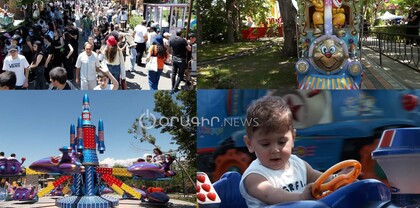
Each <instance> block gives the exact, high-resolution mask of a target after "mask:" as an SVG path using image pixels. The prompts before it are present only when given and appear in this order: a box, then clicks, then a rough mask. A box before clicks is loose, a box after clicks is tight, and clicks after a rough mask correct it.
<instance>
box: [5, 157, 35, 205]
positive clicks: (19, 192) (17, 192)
mask: <svg viewBox="0 0 420 208" xmlns="http://www.w3.org/2000/svg"><path fill="white" fill-rule="evenodd" d="M25 160H26V158H24V157H23V158H22V160H21V161H22V162H19V161H18V160H16V159H15V158H1V159H0V178H11V177H19V176H21V175H22V174H23V173H24V170H23V169H22V167H21V166H22V164H23V162H24V161H25ZM2 183H3V184H4V187H0V201H2V200H16V201H33V202H37V201H38V196H37V191H36V189H35V188H36V187H34V186H33V187H29V188H25V187H22V186H19V185H18V184H17V183H16V182H15V183H14V184H13V185H11V184H10V183H9V182H7V181H6V180H2ZM9 193H13V194H9Z"/></svg>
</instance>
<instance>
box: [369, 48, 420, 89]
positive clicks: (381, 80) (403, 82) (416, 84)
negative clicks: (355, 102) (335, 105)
mask: <svg viewBox="0 0 420 208" xmlns="http://www.w3.org/2000/svg"><path fill="white" fill-rule="evenodd" d="M361 63H362V65H363V69H364V72H365V75H364V78H363V82H362V89H420V72H417V71H415V70H414V69H411V68H409V67H407V66H405V65H403V64H400V63H398V62H396V61H394V60H392V59H390V58H388V57H386V56H382V66H380V65H379V53H378V52H375V51H373V50H372V49H369V48H367V47H363V52H362V60H361Z"/></svg>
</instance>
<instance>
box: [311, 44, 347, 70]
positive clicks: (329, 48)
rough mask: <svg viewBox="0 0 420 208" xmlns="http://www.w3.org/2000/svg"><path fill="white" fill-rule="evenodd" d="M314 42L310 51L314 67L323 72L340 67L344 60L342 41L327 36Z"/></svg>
mask: <svg viewBox="0 0 420 208" xmlns="http://www.w3.org/2000/svg"><path fill="white" fill-rule="evenodd" d="M315 44H316V45H315V47H314V48H313V51H312V52H313V63H314V64H315V65H316V67H318V68H319V69H321V70H323V71H325V72H332V71H335V70H337V69H339V68H340V67H342V65H343V64H344V62H345V60H346V53H345V49H344V48H343V46H342V44H343V43H342V42H338V41H337V40H334V39H330V38H328V39H325V40H322V41H319V42H317V43H315Z"/></svg>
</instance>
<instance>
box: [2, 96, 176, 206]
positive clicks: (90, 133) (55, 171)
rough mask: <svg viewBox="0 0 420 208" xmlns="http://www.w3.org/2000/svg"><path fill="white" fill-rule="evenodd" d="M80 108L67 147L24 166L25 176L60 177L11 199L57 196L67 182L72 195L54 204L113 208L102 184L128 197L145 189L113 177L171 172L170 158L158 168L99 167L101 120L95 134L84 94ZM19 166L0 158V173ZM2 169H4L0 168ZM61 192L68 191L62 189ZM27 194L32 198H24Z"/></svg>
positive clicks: (161, 196)
mask: <svg viewBox="0 0 420 208" xmlns="http://www.w3.org/2000/svg"><path fill="white" fill-rule="evenodd" d="M82 107H83V111H82V115H81V116H80V117H79V118H78V125H77V134H76V131H75V126H74V125H73V124H72V125H71V126H70V146H63V147H61V148H60V149H59V150H60V151H61V152H62V154H61V155H60V156H53V157H47V158H44V159H41V160H38V161H35V162H34V163H32V164H31V165H30V167H29V168H28V169H26V174H27V175H33V174H45V173H47V174H51V175H61V177H60V178H58V179H57V180H55V181H54V182H52V183H50V184H49V185H48V186H47V187H45V188H44V189H42V190H40V191H39V192H38V193H36V191H35V187H33V188H31V189H27V191H26V192H28V193H23V190H22V191H19V189H17V190H15V194H14V196H13V199H14V200H23V199H21V198H22V195H23V198H25V197H26V199H27V200H28V199H30V200H33V201H35V202H36V201H37V200H38V198H39V197H43V196H45V195H46V194H49V193H50V194H59V195H61V194H62V192H64V191H63V190H64V189H66V187H68V184H71V185H70V187H69V188H70V190H71V194H72V195H71V196H65V197H62V198H59V199H57V201H56V205H57V206H59V207H81V206H84V207H114V206H117V205H118V204H119V199H117V198H115V197H112V196H109V195H103V194H105V193H106V192H109V191H108V190H106V189H104V184H106V185H107V186H108V187H110V188H111V189H112V190H113V191H114V192H116V193H117V194H119V195H121V196H129V197H131V198H135V199H144V198H145V197H146V192H145V191H143V190H140V189H135V188H132V187H130V186H128V185H127V184H124V183H123V182H121V181H120V180H118V179H116V178H115V177H114V176H125V177H133V176H135V177H137V178H140V179H147V180H159V179H161V178H169V177H171V176H174V175H175V173H174V172H173V171H171V170H170V169H169V165H170V164H171V163H172V161H173V160H169V162H167V163H165V164H164V165H163V166H162V167H159V166H157V165H155V164H151V163H146V162H139V163H135V164H133V165H132V166H131V167H129V168H127V169H125V168H106V167H99V161H98V156H97V150H98V151H99V153H100V154H102V153H104V152H105V140H104V138H105V137H104V125H103V121H102V120H101V119H100V120H99V122H98V133H97V134H96V127H95V125H94V124H92V122H91V114H90V111H89V109H90V105H89V98H88V96H87V95H86V94H85V95H84V97H83V106H82ZM4 164H6V165H4ZM20 165H21V163H19V162H18V161H17V160H12V161H7V163H6V162H3V160H0V173H1V174H0V176H7V175H13V174H17V173H19V172H21V168H20ZM3 169H4V170H5V171H2V170H3ZM65 182H68V184H67V186H65V187H64V188H62V187H61V186H62V185H63V184H64V183H65ZM65 192H70V191H68V190H66V191H65ZM6 193H7V192H6ZM29 193H30V194H29ZM17 194H18V195H17ZM16 195H17V196H16ZM29 195H30V196H32V198H28V197H29ZM0 196H1V195H0ZM18 196H20V198H19V197H18ZM147 197H148V199H149V202H153V203H162V204H165V203H167V202H168V201H169V197H168V196H167V195H166V194H165V193H163V192H154V193H148V194H147Z"/></svg>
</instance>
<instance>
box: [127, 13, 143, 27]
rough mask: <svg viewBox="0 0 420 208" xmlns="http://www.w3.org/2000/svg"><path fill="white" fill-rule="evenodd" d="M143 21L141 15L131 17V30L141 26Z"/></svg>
mask: <svg viewBox="0 0 420 208" xmlns="http://www.w3.org/2000/svg"><path fill="white" fill-rule="evenodd" d="M142 20H143V17H141V16H140V15H133V16H130V19H129V21H128V25H129V26H130V28H132V29H134V28H135V27H136V25H139V24H141V21H142Z"/></svg>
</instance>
